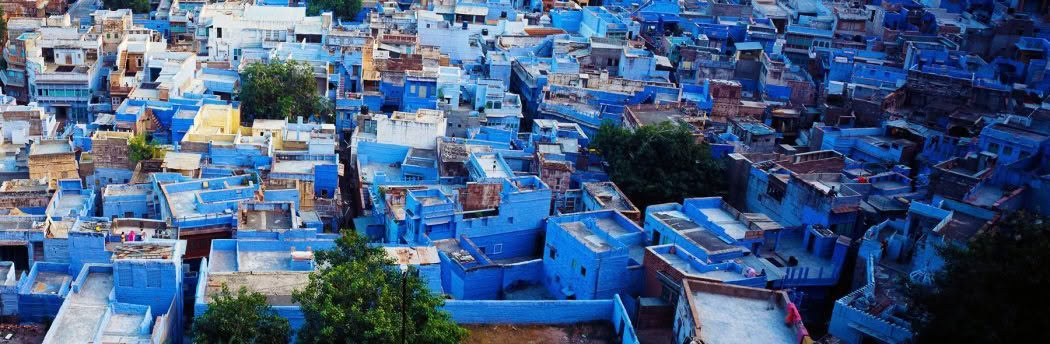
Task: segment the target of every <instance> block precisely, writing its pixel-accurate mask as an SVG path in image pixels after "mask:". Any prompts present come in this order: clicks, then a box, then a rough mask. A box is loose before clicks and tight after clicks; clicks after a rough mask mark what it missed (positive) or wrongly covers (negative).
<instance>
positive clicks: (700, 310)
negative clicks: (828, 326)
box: [693, 292, 798, 344]
mask: <svg viewBox="0 0 1050 344" xmlns="http://www.w3.org/2000/svg"><path fill="white" fill-rule="evenodd" d="M693 302H694V304H693V307H694V308H695V309H694V310H695V311H696V314H698V316H699V317H700V319H696V320H697V321H698V322H699V323H700V324H701V325H700V326H701V331H700V337H701V338H703V340H704V343H707V344H724V343H768V344H777V343H785V344H786V343H795V342H798V340H797V338H795V332H794V330H793V329H792V328H791V327H787V326H784V317H785V316H786V315H787V314H786V313H784V312H782V311H781V310H780V309H779V308H777V307H775V306H773V307H771V303H770V300H759V299H749V298H742V297H733V296H727V295H721V294H715V293H704V292H694V293H693Z"/></svg>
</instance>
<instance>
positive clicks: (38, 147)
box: [29, 142, 73, 155]
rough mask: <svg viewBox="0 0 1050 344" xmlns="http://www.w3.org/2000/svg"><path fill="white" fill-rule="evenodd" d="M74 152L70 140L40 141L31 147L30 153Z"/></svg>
mask: <svg viewBox="0 0 1050 344" xmlns="http://www.w3.org/2000/svg"><path fill="white" fill-rule="evenodd" d="M71 152H73V146H70V145H69V143H68V142H38V143H34V144H33V146H32V147H29V155H43V154H60V153H71Z"/></svg>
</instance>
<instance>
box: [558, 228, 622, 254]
mask: <svg viewBox="0 0 1050 344" xmlns="http://www.w3.org/2000/svg"><path fill="white" fill-rule="evenodd" d="M560 226H561V228H562V229H564V230H565V231H566V232H569V234H571V235H572V236H573V237H575V238H576V240H578V241H579V242H581V243H583V244H584V245H585V246H587V248H589V249H591V250H592V251H594V252H605V251H608V250H610V249H612V248H613V246H614V244H613V243H611V242H609V241H607V240H605V239H604V238H602V237H601V236H598V235H597V234H594V232H591V230H590V229H588V228H587V225H585V224H584V223H583V222H580V221H573V222H565V223H562V224H560Z"/></svg>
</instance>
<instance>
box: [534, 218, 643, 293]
mask: <svg viewBox="0 0 1050 344" xmlns="http://www.w3.org/2000/svg"><path fill="white" fill-rule="evenodd" d="M545 241H546V243H545V247H544V254H543V271H544V273H545V274H546V277H547V278H546V280H545V283H544V284H545V285H546V286H547V290H548V292H550V293H551V294H552V295H554V296H555V298H558V299H579V300H592V299H607V298H611V297H613V295H615V294H624V295H633V294H638V293H640V292H641V280H642V273H643V270H642V265H641V263H642V259H643V254H644V251H643V246H644V244H645V242H646V238H645V233H643V232H642V230H641V228H639V227H638V225H637V224H636V223H634V222H632V221H631V220H630V219H628V218H627V217H625V216H623V215H622V214H620V213H619V212H617V211H615V210H602V211H596V212H587V213H579V214H569V215H562V216H557V217H551V218H549V219H548V220H547V233H546V240H545Z"/></svg>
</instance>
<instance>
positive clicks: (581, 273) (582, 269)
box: [580, 266, 587, 276]
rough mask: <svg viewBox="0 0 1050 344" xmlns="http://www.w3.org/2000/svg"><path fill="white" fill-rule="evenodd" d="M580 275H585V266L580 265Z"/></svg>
mask: <svg viewBox="0 0 1050 344" xmlns="http://www.w3.org/2000/svg"><path fill="white" fill-rule="evenodd" d="M580 276H587V268H585V267H582V266H581V267H580Z"/></svg>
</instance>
